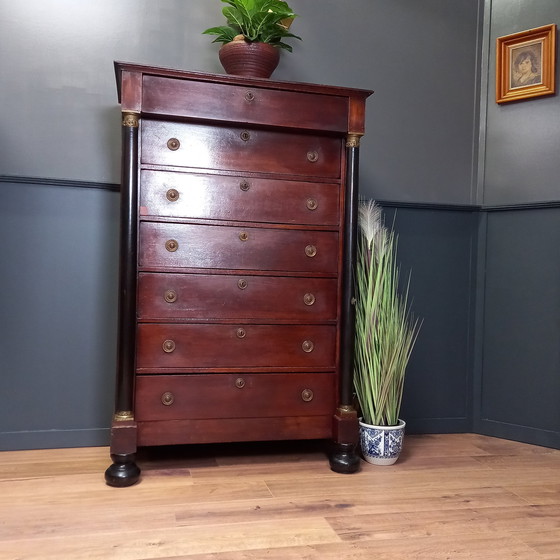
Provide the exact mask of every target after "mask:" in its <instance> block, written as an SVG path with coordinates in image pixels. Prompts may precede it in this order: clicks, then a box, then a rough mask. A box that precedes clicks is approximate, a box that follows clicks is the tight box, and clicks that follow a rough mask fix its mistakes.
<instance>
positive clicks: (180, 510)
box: [0, 434, 560, 560]
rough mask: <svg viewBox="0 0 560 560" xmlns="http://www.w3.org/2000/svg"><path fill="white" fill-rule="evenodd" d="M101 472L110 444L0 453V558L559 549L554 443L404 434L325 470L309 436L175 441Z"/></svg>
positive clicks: (127, 559)
mask: <svg viewBox="0 0 560 560" xmlns="http://www.w3.org/2000/svg"><path fill="white" fill-rule="evenodd" d="M139 462H140V465H141V467H142V469H143V477H142V480H141V482H140V483H139V484H137V485H136V486H133V487H130V488H121V489H117V488H110V487H108V486H106V485H105V484H104V482H103V472H104V470H105V468H106V467H107V466H108V450H107V448H85V449H59V450H44V451H18V452H3V453H0V558H1V559H2V560H14V559H29V558H33V559H40V560H50V559H52V560H79V559H83V558H88V559H89V558H94V559H97V558H98V559H103V560H107V559H118V560H137V559H144V560H147V559H155V558H159V559H162V558H163V559H167V560H170V559H179V558H188V559H189V560H202V559H214V560H225V559H227V560H241V559H245V560H249V559H251V560H263V559H272V560H290V559H298V560H301V559H307V560H319V559H320V560H330V559H336V560H342V559H343V560H347V559H367V560H405V559H406V560H412V559H425V560H440V559H442V560H443V559H451V560H462V559H467V558H468V559H483V560H501V559H504V560H505V559H507V560H511V559H516V560H538V559H541V558H547V559H554V560H558V559H560V451H558V450H551V449H546V448H541V447H535V446H530V445H525V444H521V443H514V442H509V441H504V440H499V439H493V438H487V437H483V436H478V435H472V434H462V435H431V436H410V435H409V436H406V438H405V449H404V451H403V456H401V459H400V460H399V462H398V463H397V464H396V465H393V466H391V467H374V466H371V465H367V464H365V463H363V464H362V469H361V471H360V472H359V473H357V474H354V475H337V474H335V473H333V472H331V471H330V470H329V467H328V463H327V460H326V458H325V455H324V453H323V449H322V446H320V445H319V444H318V442H307V443H305V442H297V443H295V444H292V445H291V447H287V446H285V445H283V444H275V445H273V446H272V445H265V444H261V445H254V444H253V445H242V446H207V447H204V446H201V447H198V446H197V447H193V448H188V447H179V448H177V447H175V448H172V449H169V448H167V449H159V450H150V451H149V453H145V454H144V455H143V456H142V457H141V461H139Z"/></svg>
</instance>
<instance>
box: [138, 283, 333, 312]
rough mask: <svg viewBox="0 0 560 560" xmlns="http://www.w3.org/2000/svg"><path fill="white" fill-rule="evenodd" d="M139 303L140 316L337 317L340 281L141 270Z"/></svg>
mask: <svg viewBox="0 0 560 560" xmlns="http://www.w3.org/2000/svg"><path fill="white" fill-rule="evenodd" d="M137 309H138V318H139V319H140V320H146V319H148V320H153V319H164V320H165V319H181V318H182V319H189V320H193V321H196V320H198V321H200V320H206V319H231V320H237V321H239V320H243V319H248V320H251V319H260V320H291V321H303V322H306V321H307V322H309V321H329V320H332V321H334V320H336V318H337V281H336V280H335V279H327V278H288V277H279V278H273V277H269V276H231V275H207V274H150V273H140V275H139V278H138V308H137Z"/></svg>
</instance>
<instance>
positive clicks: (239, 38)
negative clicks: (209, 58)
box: [203, 0, 301, 78]
mask: <svg viewBox="0 0 560 560" xmlns="http://www.w3.org/2000/svg"><path fill="white" fill-rule="evenodd" d="M222 2H223V3H224V4H228V5H227V6H226V7H225V8H223V10H222V13H223V14H224V16H225V18H226V21H227V25H223V26H220V27H211V28H209V29H206V31H203V33H205V34H207V35H216V38H215V39H214V41H212V42H213V43H223V45H222V47H221V48H220V52H219V57H220V62H221V63H222V66H223V67H224V69H225V70H226V72H227V73H228V74H237V75H240V76H251V77H255V78H269V77H270V76H271V74H272V72H274V70H275V68H276V66H277V65H278V62H279V60H280V49H284V50H287V51H289V52H291V51H292V47H291V46H290V45H288V44H287V43H284V41H283V39H286V38H289V37H292V38H295V39H301V37H298V36H297V35H294V34H293V33H290V31H289V28H290V25H291V23H292V21H293V19H294V18H295V17H296V14H295V13H294V12H293V11H292V9H291V8H290V7H289V6H288V4H287V3H286V2H283V1H282V0H222Z"/></svg>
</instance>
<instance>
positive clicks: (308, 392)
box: [301, 389, 313, 402]
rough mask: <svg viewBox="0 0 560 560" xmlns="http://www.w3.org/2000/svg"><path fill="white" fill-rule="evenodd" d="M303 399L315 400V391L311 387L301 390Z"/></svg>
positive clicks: (306, 400) (307, 400)
mask: <svg viewBox="0 0 560 560" xmlns="http://www.w3.org/2000/svg"><path fill="white" fill-rule="evenodd" d="M301 399H302V400H303V401H305V402H309V401H312V400H313V391H312V390H311V389H304V390H303V391H302V392H301Z"/></svg>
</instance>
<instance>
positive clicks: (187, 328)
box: [136, 323, 336, 373]
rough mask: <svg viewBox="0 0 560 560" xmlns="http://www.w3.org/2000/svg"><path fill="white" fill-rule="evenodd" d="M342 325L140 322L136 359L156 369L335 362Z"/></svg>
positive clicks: (302, 365)
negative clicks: (338, 327) (339, 326)
mask: <svg viewBox="0 0 560 560" xmlns="http://www.w3.org/2000/svg"><path fill="white" fill-rule="evenodd" d="M335 355H336V327H334V326H333V327H330V326H325V325H250V324H249V325H248V324H243V325H240V324H231V325H229V324H228V325H218V324H161V323H143V324H139V325H138V345H137V359H136V365H137V369H138V371H139V372H143V373H146V372H147V370H150V369H156V368H159V369H166V368H183V369H201V368H213V369H220V368H222V369H226V368H227V369H229V370H230V371H231V370H236V369H240V368H268V369H270V368H324V369H329V368H333V367H334V366H335Z"/></svg>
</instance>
